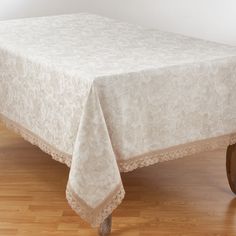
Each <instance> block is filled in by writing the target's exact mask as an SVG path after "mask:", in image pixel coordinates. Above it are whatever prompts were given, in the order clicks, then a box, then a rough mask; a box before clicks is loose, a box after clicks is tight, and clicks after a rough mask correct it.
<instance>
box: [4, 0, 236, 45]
mask: <svg viewBox="0 0 236 236" xmlns="http://www.w3.org/2000/svg"><path fill="white" fill-rule="evenodd" d="M81 11H87V12H88V11H89V12H94V13H98V14H102V15H105V16H110V17H113V18H118V19H122V20H125V21H130V22H134V23H137V24H142V25H144V26H147V27H150V28H159V29H162V30H166V31H172V32H177V33H182V34H186V35H190V36H194V37H199V38H204V39H208V40H213V41H218V42H222V43H227V44H232V45H235V46H236V0H0V19H10V18H18V17H29V16H41V15H52V14H61V13H72V12H81Z"/></svg>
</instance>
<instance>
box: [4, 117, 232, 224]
mask: <svg viewBox="0 0 236 236" xmlns="http://www.w3.org/2000/svg"><path fill="white" fill-rule="evenodd" d="M0 120H1V121H2V122H3V123H4V124H5V126H6V127H7V128H9V129H11V130H13V131H14V132H15V133H17V134H19V135H21V136H22V137H23V138H24V139H25V140H26V141H28V142H30V143H31V144H33V145H36V146H38V147H39V148H40V149H41V150H42V151H44V152H46V153H47V154H49V155H51V156H52V158H53V159H54V160H56V161H59V162H61V163H64V164H66V165H67V166H68V167H70V166H71V160H72V157H71V155H69V154H66V153H63V152H61V151H59V150H57V149H56V148H54V147H53V146H51V145H50V144H48V143H47V142H45V141H44V140H43V139H41V138H40V137H38V136H37V135H35V134H34V133H32V132H31V131H29V130H27V129H26V128H24V127H23V126H21V125H19V124H17V123H15V122H14V121H12V120H10V119H9V118H6V117H5V116H4V115H2V114H0ZM235 143H236V133H232V134H229V135H223V136H219V137H216V138H210V139H206V140H201V141H196V142H192V143H188V144H183V145H178V146H175V147H172V148H168V149H164V150H158V151H154V152H149V153H146V154H143V155H140V156H136V157H133V158H131V159H129V160H118V161H117V163H118V166H119V169H120V171H121V172H129V171H132V170H135V169H137V168H141V167H145V166H149V165H153V164H156V163H158V162H163V161H169V160H174V159H177V158H182V157H186V156H190V155H193V154H197V153H201V152H204V151H211V150H215V149H219V148H227V146H228V145H233V144H235ZM124 196H125V191H124V188H123V185H122V184H120V185H119V186H118V187H117V188H116V189H115V190H114V191H113V192H112V193H111V194H110V196H109V197H108V198H106V200H105V201H104V202H103V203H102V204H101V205H100V206H98V207H97V208H96V209H91V208H90V207H89V206H88V205H87V204H86V203H85V202H84V201H83V200H82V199H80V198H79V197H78V196H77V194H76V193H75V192H74V191H73V188H72V187H71V186H70V185H69V184H68V185H67V189H66V198H67V201H68V203H69V204H70V206H71V207H72V209H73V210H74V211H75V212H76V213H77V214H79V215H80V216H81V218H82V219H84V220H86V221H87V222H89V223H90V224H91V225H92V226H93V227H97V226H99V225H100V224H101V223H102V222H103V221H104V220H105V219H106V218H107V217H108V216H109V215H110V214H112V212H113V211H114V210H115V209H116V208H117V207H118V205H119V204H120V203H121V202H122V200H123V198H124Z"/></svg>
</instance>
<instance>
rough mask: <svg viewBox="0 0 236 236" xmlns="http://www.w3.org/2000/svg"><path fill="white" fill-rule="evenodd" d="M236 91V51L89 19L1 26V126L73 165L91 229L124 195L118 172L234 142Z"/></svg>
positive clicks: (71, 184) (77, 202)
mask: <svg viewBox="0 0 236 236" xmlns="http://www.w3.org/2000/svg"><path fill="white" fill-rule="evenodd" d="M235 91H236V49H235V48H233V47H230V46H226V45H220V44H216V43H212V42H206V41H202V40H197V39H193V38H188V37H184V36H181V35H175V34H171V33H165V32H161V31H157V30H147V29H144V28H142V27H138V26H134V25H131V24H127V23H123V22H119V21H115V20H112V19H108V18H104V17H100V16H96V15H90V14H85V13H83V14H73V15H62V16H52V17H42V18H32V19H20V20H10V21H2V22H0V114H1V118H2V120H3V121H4V122H5V123H6V124H7V125H8V127H11V128H13V129H14V130H15V131H16V132H19V133H20V134H21V135H22V136H23V137H24V138H25V139H27V140H28V141H30V142H31V143H33V144H36V145H38V146H39V147H40V148H41V149H42V150H44V151H45V152H47V153H49V154H51V155H52V156H53V158H55V159H56V160H58V161H60V162H63V163H66V164H67V165H68V166H70V175H69V180H68V186H67V199H68V201H69V203H70V205H71V206H72V208H73V209H74V210H75V211H76V212H77V213H78V214H80V215H81V217H82V218H84V219H85V220H87V221H88V222H89V223H90V224H91V225H93V226H97V225H99V224H100V223H101V222H102V221H103V220H104V218H105V217H107V216H108V215H109V214H111V213H112V211H113V210H114V209H115V208H116V207H117V206H118V205H119V204H120V202H121V201H122V199H123V197H124V189H123V185H122V181H121V177H120V171H131V170H133V169H135V168H138V167H143V166H147V165H151V164H154V163H157V162H160V161H166V160H171V159H175V158H179V157H183V156H187V155H190V154H193V153H197V152H200V151H204V150H212V149H216V148H218V147H226V146H227V145H228V144H230V143H235V142H236V92H235ZM206 168H207V167H206Z"/></svg>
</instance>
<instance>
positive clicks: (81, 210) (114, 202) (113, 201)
mask: <svg viewBox="0 0 236 236" xmlns="http://www.w3.org/2000/svg"><path fill="white" fill-rule="evenodd" d="M124 196H125V190H124V187H123V185H122V183H120V184H119V185H118V186H117V187H116V188H115V190H114V191H112V193H111V194H110V195H109V196H108V197H107V198H106V200H105V201H104V202H103V203H102V204H100V205H99V206H97V207H96V208H94V209H92V208H91V207H89V206H88V205H87V204H86V203H85V202H84V201H83V200H82V199H80V198H79V197H78V195H77V194H76V193H75V192H74V190H73V188H72V187H71V185H70V184H68V185H67V189H66V198H67V201H68V203H69V204H70V206H71V208H72V209H73V210H74V211H75V212H76V213H77V214H78V215H79V216H80V217H81V218H82V219H83V220H85V221H87V222H89V223H90V224H91V226H92V227H98V226H100V225H101V223H102V222H103V221H104V220H105V219H106V218H107V217H108V216H109V215H111V214H112V212H113V211H114V210H115V209H116V208H117V207H118V205H120V204H121V202H122V200H123V198H124Z"/></svg>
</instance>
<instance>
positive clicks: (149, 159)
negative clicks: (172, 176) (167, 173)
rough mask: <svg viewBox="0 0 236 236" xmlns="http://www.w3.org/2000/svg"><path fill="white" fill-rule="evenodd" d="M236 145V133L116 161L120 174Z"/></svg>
mask: <svg viewBox="0 0 236 236" xmlns="http://www.w3.org/2000/svg"><path fill="white" fill-rule="evenodd" d="M235 143H236V133H234V134H229V135H224V136H219V137H216V138H210V139H206V140H201V141H196V142H192V143H188V144H182V145H178V146H175V147H171V148H167V149H164V150H158V151H153V152H150V153H146V154H143V155H140V156H136V157H133V158H132V159H129V160H120V161H118V166H119V169H120V172H129V171H132V170H135V169H137V168H141V167H145V166H149V165H153V164H156V163H159V162H163V161H170V160H174V159H178V158H182V157H186V156H190V155H194V154H197V153H201V152H205V151H213V150H216V149H219V148H227V146H229V145H233V144H235Z"/></svg>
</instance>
